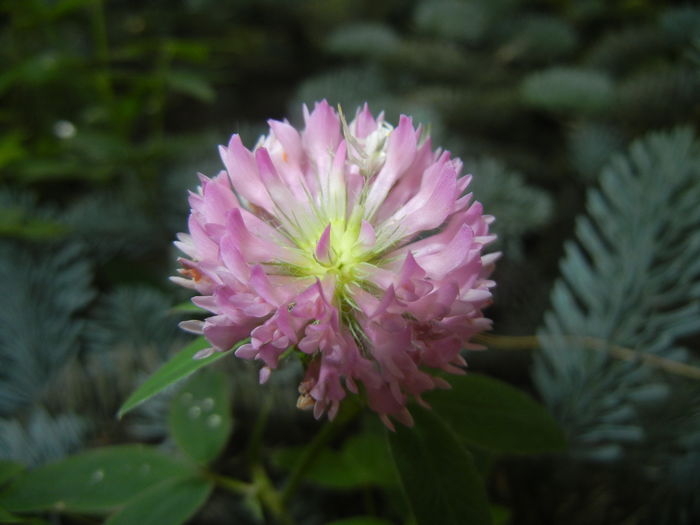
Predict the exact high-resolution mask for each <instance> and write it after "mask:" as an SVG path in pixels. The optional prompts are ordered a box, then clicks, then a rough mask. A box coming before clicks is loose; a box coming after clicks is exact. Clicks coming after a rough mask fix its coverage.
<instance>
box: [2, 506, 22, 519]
mask: <svg viewBox="0 0 700 525" xmlns="http://www.w3.org/2000/svg"><path fill="white" fill-rule="evenodd" d="M0 523H22V518H20V517H19V516H15V515H14V514H11V513H9V512H7V511H6V510H5V509H3V508H2V507H0Z"/></svg>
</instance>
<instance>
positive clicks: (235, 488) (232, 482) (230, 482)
mask: <svg viewBox="0 0 700 525" xmlns="http://www.w3.org/2000/svg"><path fill="white" fill-rule="evenodd" d="M207 477H208V478H210V479H211V480H213V481H214V482H215V483H216V484H217V485H218V486H220V487H221V488H224V489H226V490H228V491H229V492H233V493H234V494H240V495H242V496H250V495H251V494H255V492H256V490H257V488H256V486H255V484H254V483H246V482H245V481H241V480H239V479H235V478H229V477H228V476H222V475H221V474H216V473H214V472H208V473H207Z"/></svg>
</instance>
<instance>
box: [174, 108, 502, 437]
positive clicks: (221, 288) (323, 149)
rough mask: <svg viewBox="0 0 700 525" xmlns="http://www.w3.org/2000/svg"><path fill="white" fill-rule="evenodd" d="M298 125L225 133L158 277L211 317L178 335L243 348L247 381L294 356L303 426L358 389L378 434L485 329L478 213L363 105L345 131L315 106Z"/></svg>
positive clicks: (458, 185)
mask: <svg viewBox="0 0 700 525" xmlns="http://www.w3.org/2000/svg"><path fill="white" fill-rule="evenodd" d="M304 119H305V123H306V126H305V129H304V130H303V131H297V130H296V129H295V128H294V127H292V126H291V125H290V124H289V123H288V122H286V121H284V122H280V121H275V120H271V121H269V125H270V133H269V135H267V136H265V137H262V138H261V139H260V140H259V141H258V144H257V145H256V146H255V147H254V148H253V149H252V151H251V150H249V149H247V148H246V147H245V146H243V144H242V142H241V139H240V137H239V136H238V135H233V137H231V140H230V142H229V144H228V146H226V147H223V146H222V147H221V148H220V152H221V158H222V160H223V162H224V165H225V166H226V171H222V172H221V173H219V174H218V175H217V176H215V177H213V178H207V177H204V176H201V186H200V187H199V189H198V192H197V193H192V194H191V195H190V204H191V206H192V212H191V214H190V218H189V234H180V236H179V242H177V243H176V244H177V245H178V247H179V248H180V249H181V250H182V251H183V252H184V253H185V254H186V255H187V258H183V259H181V264H182V266H183V269H182V270H180V273H181V274H182V277H174V278H173V279H174V280H175V281H176V282H178V283H180V284H182V285H184V286H188V287H190V288H194V289H195V290H196V291H197V292H198V293H199V296H198V297H195V298H194V299H193V301H194V303H195V304H197V305H199V306H201V307H202V308H204V309H206V310H208V311H210V312H211V313H212V314H213V315H212V316H210V317H208V318H207V319H205V320H204V321H187V322H186V323H184V326H183V327H184V328H185V329H188V330H190V331H194V332H198V333H203V334H204V336H205V337H206V338H207V339H208V340H209V342H210V343H211V345H212V347H213V348H212V349H211V350H209V352H211V351H225V350H228V349H230V348H231V347H232V346H233V345H234V344H235V343H237V342H238V341H240V340H242V339H245V338H248V337H249V338H250V342H249V343H247V344H244V345H243V346H241V347H239V348H238V349H237V350H236V352H235V353H236V355H237V356H238V357H241V358H244V359H257V360H259V361H262V363H263V367H262V370H261V373H260V379H261V381H262V382H264V381H265V380H266V379H267V378H268V377H269V375H270V373H271V371H272V370H274V369H275V368H276V367H277V366H278V364H279V361H280V358H281V356H282V355H283V354H285V351H286V350H287V349H288V348H290V347H294V348H295V349H296V351H297V352H302V353H304V354H306V355H307V358H306V359H305V360H304V361H305V363H307V364H306V371H305V376H304V378H303V380H302V382H301V385H300V386H299V392H300V397H299V400H298V403H297V404H298V406H299V407H300V408H313V410H314V415H315V416H316V417H320V416H321V415H322V414H323V413H326V412H327V413H328V415H329V417H330V418H333V417H334V416H335V414H336V413H337V412H338V408H339V406H340V403H341V402H342V401H343V399H344V398H345V397H346V395H347V393H348V391H350V392H353V393H357V392H359V390H360V389H362V390H363V391H364V394H365V395H366V398H367V401H368V403H369V406H370V407H371V408H372V409H373V410H374V411H376V412H377V413H378V414H379V415H380V417H381V418H382V420H383V421H384V423H385V424H386V425H387V426H389V427H391V426H392V423H391V421H390V419H389V418H390V417H391V418H394V419H396V420H398V421H400V422H402V423H404V424H406V425H411V424H412V418H411V415H410V414H409V412H408V410H407V409H406V403H407V401H408V400H409V398H415V399H416V400H418V401H419V402H422V400H421V397H420V396H421V394H422V393H423V392H425V391H427V390H431V389H433V388H436V387H437V388H445V387H448V386H449V385H448V384H447V383H446V382H445V381H444V380H442V379H441V378H439V377H435V376H433V375H432V374H431V373H430V370H433V369H441V370H445V371H447V372H451V373H463V370H462V368H461V367H462V366H464V365H465V361H464V359H463V358H462V357H461V355H460V350H461V349H462V348H465V347H466V348H470V347H471V348H474V347H475V345H473V344H472V345H470V343H469V340H470V338H471V337H472V336H474V334H476V333H478V332H481V331H483V330H485V329H487V328H489V326H490V321H489V320H488V319H486V318H484V316H483V314H482V312H481V309H482V308H483V307H485V306H486V305H488V304H489V303H490V301H491V293H490V291H489V289H490V288H491V287H492V286H493V285H494V283H493V282H492V281H490V280H489V279H488V276H489V274H490V273H491V270H492V268H493V262H494V261H495V259H496V257H497V255H496V254H491V255H483V254H482V250H483V248H484V246H485V245H486V244H488V243H489V242H491V241H493V240H494V238H495V237H494V235H491V234H489V224H490V223H491V222H492V220H493V218H492V217H491V216H488V215H484V214H483V213H482V206H481V204H480V203H478V202H476V201H473V200H472V196H471V194H465V190H466V188H467V186H468V184H469V181H470V179H471V177H470V176H464V177H460V169H461V167H462V163H461V161H460V160H459V159H456V158H451V157H450V154H449V152H447V151H441V150H439V149H438V150H437V151H433V149H432V145H431V142H430V138H428V137H424V136H422V134H421V130H420V127H419V128H418V129H416V128H414V127H413V123H412V121H411V119H410V118H409V117H406V116H401V119H400V121H399V125H398V126H397V127H392V126H391V125H389V124H387V123H386V122H385V121H384V118H383V115H380V116H379V117H378V118H376V119H375V118H374V117H373V116H372V114H371V113H370V111H369V109H368V108H367V105H365V106H364V107H363V108H362V109H359V110H358V111H357V113H356V115H355V119H354V120H353V121H352V122H350V123H349V124H348V123H346V122H345V120H344V118H343V116H342V115H339V114H338V113H336V112H335V111H334V110H333V109H332V108H331V107H330V106H329V105H328V104H327V103H326V101H322V102H319V103H317V104H316V105H315V107H314V110H313V111H312V112H311V113H309V111H308V110H307V108H306V107H304ZM285 355H286V354H285Z"/></svg>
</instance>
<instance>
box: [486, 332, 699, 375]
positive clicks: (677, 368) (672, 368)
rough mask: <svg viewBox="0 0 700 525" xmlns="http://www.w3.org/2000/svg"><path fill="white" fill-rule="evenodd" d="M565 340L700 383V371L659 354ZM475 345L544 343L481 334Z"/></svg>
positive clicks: (581, 339) (586, 340) (523, 346)
mask: <svg viewBox="0 0 700 525" xmlns="http://www.w3.org/2000/svg"><path fill="white" fill-rule="evenodd" d="M561 337H563V338H564V339H567V340H569V341H571V342H572V343H574V344H579V345H581V346H583V347H585V348H590V349H592V350H600V351H604V352H608V353H609V354H610V355H611V356H612V357H614V358H615V359H620V360H621V361H641V362H642V363H644V364H647V365H650V366H653V367H656V368H660V369H661V370H664V371H666V372H669V373H671V374H676V375H679V376H683V377H687V378H689V379H696V380H698V379H700V367H697V366H693V365H688V364H686V363H681V362H680V361H675V360H673V359H668V358H666V357H661V356H658V355H656V354H650V353H648V352H642V351H640V350H633V349H631V348H626V347H624V346H619V345H615V344H612V343H610V342H608V341H605V340H603V339H599V338H597V337H582V336H576V335H564V336H561ZM474 341H475V342H477V343H482V344H484V345H486V346H488V347H489V348H492V349H496V350H532V349H534V348H539V347H540V346H541V343H540V339H539V337H537V336H536V335H495V334H480V335H478V336H476V337H475V338H474Z"/></svg>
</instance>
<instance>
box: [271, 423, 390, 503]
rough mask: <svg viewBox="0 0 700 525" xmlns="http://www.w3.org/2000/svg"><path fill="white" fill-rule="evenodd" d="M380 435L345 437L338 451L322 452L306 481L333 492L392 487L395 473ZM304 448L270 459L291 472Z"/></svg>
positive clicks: (287, 449) (292, 449)
mask: <svg viewBox="0 0 700 525" xmlns="http://www.w3.org/2000/svg"><path fill="white" fill-rule="evenodd" d="M386 452H387V450H386V443H385V440H384V439H382V437H381V436H380V435H377V434H373V433H370V432H364V433H362V434H359V435H357V436H353V437H351V438H348V440H347V441H346V442H345V443H344V445H343V447H342V449H341V450H340V451H334V450H330V449H324V450H323V451H321V452H320V453H319V455H318V457H317V458H316V460H315V461H314V462H313V464H312V465H311V467H310V468H309V470H308V472H307V473H306V475H305V479H307V480H308V481H310V482H311V483H314V484H316V485H319V486H321V487H327V488H332V489H357V488H362V487H368V486H381V487H395V486H396V482H397V479H396V473H395V472H394V468H393V465H392V462H391V460H390V459H389V458H388V457H387V454H386ZM303 453H304V447H294V448H286V449H283V450H280V451H278V452H277V453H276V454H275V455H274V456H273V461H274V462H275V464H276V465H277V466H279V467H282V468H284V469H288V470H291V469H292V468H293V467H294V465H295V464H296V463H297V462H298V461H299V457H300V456H301V455H302V454H303Z"/></svg>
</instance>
